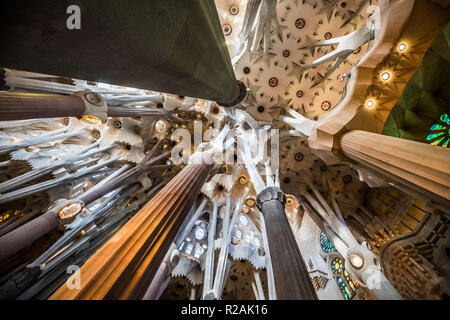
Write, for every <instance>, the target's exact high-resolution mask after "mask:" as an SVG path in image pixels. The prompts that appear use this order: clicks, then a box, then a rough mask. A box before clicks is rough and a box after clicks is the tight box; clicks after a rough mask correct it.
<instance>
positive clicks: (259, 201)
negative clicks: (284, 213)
mask: <svg viewBox="0 0 450 320" xmlns="http://www.w3.org/2000/svg"><path fill="white" fill-rule="evenodd" d="M272 200H277V201H280V202H281V204H282V205H283V206H284V205H285V204H286V195H285V194H284V192H283V191H281V189H280V188H278V187H267V188H265V189H263V190H262V191H261V192H260V193H259V194H258V196H257V197H256V205H257V207H258V209H259V210H261V211H262V209H261V208H262V206H263V204H264V202H267V201H272Z"/></svg>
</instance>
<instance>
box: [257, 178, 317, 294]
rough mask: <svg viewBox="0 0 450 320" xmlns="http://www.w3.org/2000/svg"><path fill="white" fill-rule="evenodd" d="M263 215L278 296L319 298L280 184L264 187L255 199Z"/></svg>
mask: <svg viewBox="0 0 450 320" xmlns="http://www.w3.org/2000/svg"><path fill="white" fill-rule="evenodd" d="M256 203H257V206H258V208H259V210H260V211H261V212H262V214H263V215H264V221H265V227H266V232H267V239H268V244H269V250H270V258H271V261H272V269H273V276H274V280H275V287H276V292H277V298H278V299H280V300H317V295H316V291H315V290H314V287H313V285H312V282H311V279H310V277H309V274H308V271H307V268H306V265H305V262H304V261H303V258H302V255H301V253H300V249H299V248H298V245H297V242H296V241H295V238H294V235H293V233H292V230H291V227H290V225H289V222H288V220H287V217H286V213H285V211H284V204H285V203H286V196H285V195H284V193H283V191H281V190H280V189H279V188H277V187H267V188H265V189H263V190H262V191H261V192H260V193H259V194H258V196H257V198H256Z"/></svg>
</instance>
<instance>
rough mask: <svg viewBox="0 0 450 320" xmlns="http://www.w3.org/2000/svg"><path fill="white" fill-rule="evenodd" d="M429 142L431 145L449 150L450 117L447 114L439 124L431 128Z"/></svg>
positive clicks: (441, 118)
mask: <svg viewBox="0 0 450 320" xmlns="http://www.w3.org/2000/svg"><path fill="white" fill-rule="evenodd" d="M427 141H428V143H429V144H431V145H434V146H442V147H445V148H448V143H449V141H450V117H449V116H448V114H447V113H444V114H443V115H442V116H441V117H440V118H439V120H438V122H437V123H435V124H433V125H432V126H431V127H430V130H429V134H428V135H427Z"/></svg>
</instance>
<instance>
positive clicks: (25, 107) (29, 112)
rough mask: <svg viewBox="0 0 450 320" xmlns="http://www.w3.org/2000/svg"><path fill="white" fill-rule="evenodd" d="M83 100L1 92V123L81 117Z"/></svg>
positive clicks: (72, 97)
mask: <svg viewBox="0 0 450 320" xmlns="http://www.w3.org/2000/svg"><path fill="white" fill-rule="evenodd" d="M84 111H85V104H84V102H83V100H82V99H81V98H79V97H77V96H63V95H56V94H32V93H21V92H0V121H7V120H25V119H37V118H56V117H77V118H79V117H81V116H82V115H83V113H84Z"/></svg>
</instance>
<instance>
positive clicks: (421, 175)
mask: <svg viewBox="0 0 450 320" xmlns="http://www.w3.org/2000/svg"><path fill="white" fill-rule="evenodd" d="M340 148H341V150H342V153H343V154H344V155H346V156H347V157H349V158H351V159H352V160H354V161H356V162H358V163H361V164H362V165H365V166H367V167H369V168H371V169H373V170H374V171H377V172H379V173H380V174H382V175H384V176H386V177H388V178H390V179H392V180H394V181H396V182H399V183H400V184H402V185H404V186H406V187H408V188H409V189H411V190H414V191H415V192H417V193H418V194H424V195H426V196H427V197H429V198H430V199H432V200H434V201H435V202H439V203H441V204H444V205H449V204H450V150H449V149H447V148H442V147H438V146H432V145H429V144H426V143H421V142H417V141H412V140H406V139H401V138H395V137H391V136H385V135H381V134H376V133H371V132H366V131H360V130H352V131H350V132H348V133H346V134H344V135H343V136H342V137H341V139H340Z"/></svg>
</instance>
